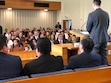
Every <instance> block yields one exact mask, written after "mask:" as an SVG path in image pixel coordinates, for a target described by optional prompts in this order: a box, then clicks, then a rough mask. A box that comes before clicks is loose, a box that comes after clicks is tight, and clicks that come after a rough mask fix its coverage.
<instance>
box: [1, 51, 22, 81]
mask: <svg viewBox="0 0 111 83" xmlns="http://www.w3.org/2000/svg"><path fill="white" fill-rule="evenodd" d="M21 73H22V63H21V59H20V57H18V56H12V55H9V54H6V53H3V52H0V80H2V79H8V78H12V77H17V76H20V75H21Z"/></svg>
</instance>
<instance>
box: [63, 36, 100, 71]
mask: <svg viewBox="0 0 111 83" xmlns="http://www.w3.org/2000/svg"><path fill="white" fill-rule="evenodd" d="M93 47H94V42H93V40H92V39H91V38H89V37H87V38H84V39H82V40H81V41H80V44H79V51H80V54H77V55H75V56H71V57H70V59H69V63H68V65H66V66H65V69H76V68H88V67H95V66H99V65H101V64H102V59H101V56H100V55H99V54H97V53H93V52H92V49H93Z"/></svg>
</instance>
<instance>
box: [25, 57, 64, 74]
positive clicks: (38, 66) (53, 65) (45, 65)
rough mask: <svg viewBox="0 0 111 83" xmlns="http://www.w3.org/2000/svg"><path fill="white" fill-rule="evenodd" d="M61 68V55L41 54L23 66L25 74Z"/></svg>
mask: <svg viewBox="0 0 111 83" xmlns="http://www.w3.org/2000/svg"><path fill="white" fill-rule="evenodd" d="M62 69H63V60H62V57H61V56H58V57H55V56H53V55H42V56H40V57H39V58H38V59H36V60H33V61H31V62H29V63H27V64H26V65H25V66H24V72H25V74H27V75H30V74H37V73H45V72H53V71H58V70H62Z"/></svg>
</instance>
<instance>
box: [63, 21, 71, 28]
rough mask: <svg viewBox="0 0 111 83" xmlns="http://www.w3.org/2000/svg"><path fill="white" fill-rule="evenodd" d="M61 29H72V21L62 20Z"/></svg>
mask: <svg viewBox="0 0 111 83" xmlns="http://www.w3.org/2000/svg"><path fill="white" fill-rule="evenodd" d="M63 29H67V30H71V29H72V20H63Z"/></svg>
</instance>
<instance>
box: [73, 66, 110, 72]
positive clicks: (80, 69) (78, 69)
mask: <svg viewBox="0 0 111 83" xmlns="http://www.w3.org/2000/svg"><path fill="white" fill-rule="evenodd" d="M107 66H108V65H100V66H95V67H87V68H76V69H74V71H82V70H89V69H94V68H102V67H107Z"/></svg>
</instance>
